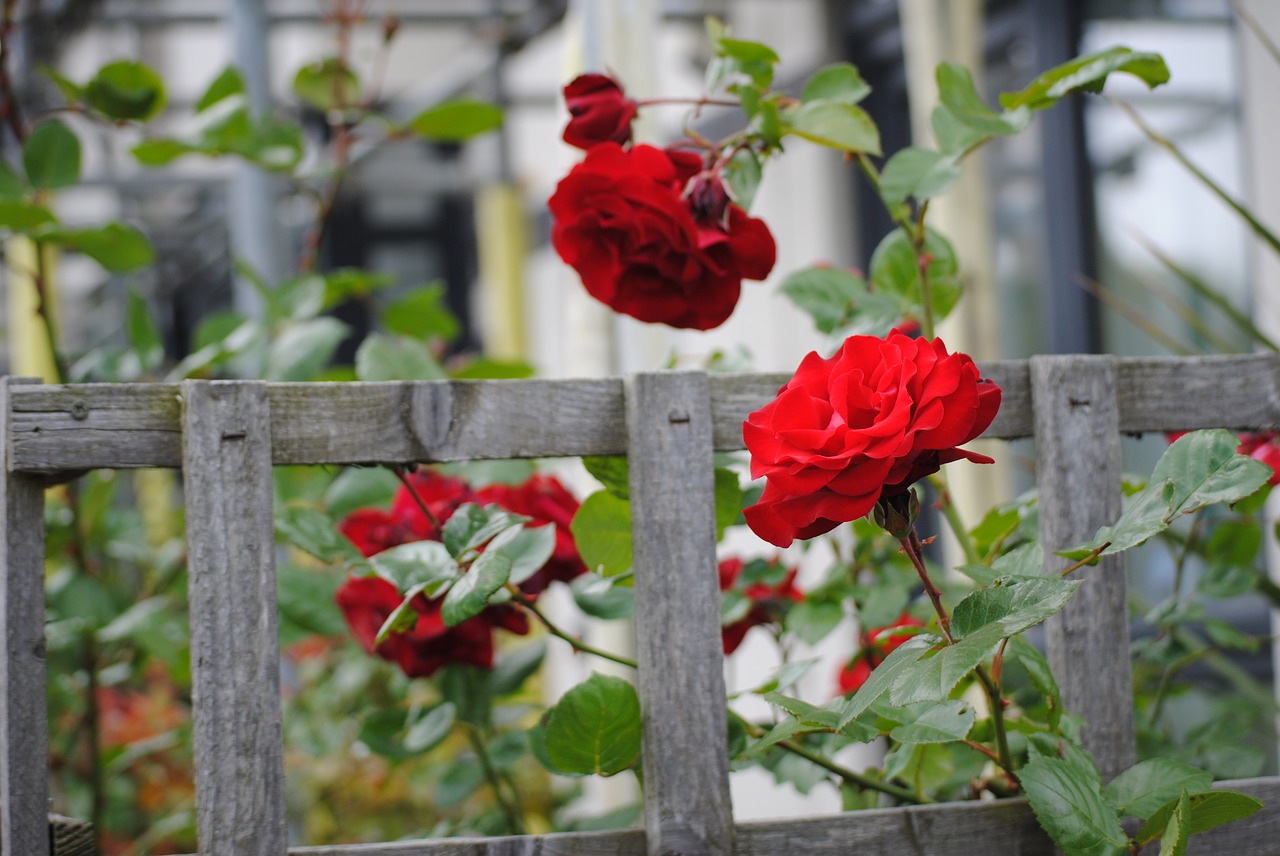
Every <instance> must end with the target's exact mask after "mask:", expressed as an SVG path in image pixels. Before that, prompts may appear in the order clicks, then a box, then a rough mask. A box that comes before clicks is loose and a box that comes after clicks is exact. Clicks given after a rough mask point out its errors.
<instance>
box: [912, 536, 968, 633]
mask: <svg viewBox="0 0 1280 856" xmlns="http://www.w3.org/2000/svg"><path fill="white" fill-rule="evenodd" d="M898 543H899V544H901V545H902V552H904V553H906V554H907V558H908V559H910V560H911V565H912V567H914V568H915V569H916V573H917V574H918V575H919V576H920V582H922V583H924V591H925V594H927V595H929V600H930V601H932V602H933V611H934V612H936V613H937V614H938V627H939V629H940V630H941V631H942V638H944V639H946V640H947V644H948V645H954V644H956V643H955V640H954V639H952V638H951V616H950V615H948V614H947V608H946V607H945V606H943V605H942V592H940V591H938V587H937V586H936V585H934V584H933V580H932V579H930V578H929V571H928V569H926V568H925V566H924V555H923V553H922V548H923V545H922V544H921V543H920V536H919V535H917V534H916V528H915V527H914V526H912V527H911V532H910V533H909V534H908V535H907V537H906V538H900V539H898Z"/></svg>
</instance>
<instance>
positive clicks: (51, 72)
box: [37, 65, 84, 104]
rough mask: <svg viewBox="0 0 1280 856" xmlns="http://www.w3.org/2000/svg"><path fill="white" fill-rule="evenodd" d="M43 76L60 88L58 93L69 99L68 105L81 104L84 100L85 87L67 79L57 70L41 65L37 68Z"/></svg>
mask: <svg viewBox="0 0 1280 856" xmlns="http://www.w3.org/2000/svg"><path fill="white" fill-rule="evenodd" d="M37 71H39V72H40V73H41V74H43V75H44V76H45V77H47V78H49V80H51V81H52V82H53V85H54V86H56V87H58V91H59V92H61V93H62V97H63V98H65V99H67V104H79V103H80V100H81V99H82V98H84V87H83V86H81V85H80V84H78V83H76V82H75V81H74V80H72V79H71V78H69V77H67V76H66V75H65V74H63V73H62V72H60V71H58V70H57V69H56V68H53V67H52V66H48V65H41V66H39V68H37Z"/></svg>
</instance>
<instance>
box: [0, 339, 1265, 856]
mask: <svg viewBox="0 0 1280 856" xmlns="http://www.w3.org/2000/svg"><path fill="white" fill-rule="evenodd" d="M981 368H982V370H983V372H984V374H985V375H986V376H988V377H990V378H991V379H993V380H995V381H996V382H997V383H998V384H1000V386H1001V387H1002V388H1003V389H1004V404H1003V406H1002V408H1001V411H1000V414H999V416H998V417H997V418H996V420H995V422H994V423H993V424H992V425H991V427H990V429H989V430H988V431H987V432H986V434H985V435H984V436H986V437H988V438H997V439H1000V438H1003V439H1017V438H1024V437H1030V436H1034V437H1035V443H1036V457H1037V461H1036V468H1037V473H1038V478H1039V481H1040V484H1041V488H1042V489H1041V492H1040V520H1041V540H1042V542H1043V544H1044V547H1045V552H1046V557H1047V558H1046V561H1045V571H1046V573H1056V572H1058V570H1059V569H1060V568H1061V567H1063V563H1062V560H1060V559H1059V558H1058V557H1056V556H1054V555H1053V551H1054V550H1056V549H1061V548H1063V547H1066V546H1069V545H1070V544H1072V543H1075V542H1076V541H1079V540H1083V539H1084V538H1087V537H1088V536H1090V535H1092V533H1093V531H1094V529H1096V527H1097V526H1098V525H1099V524H1100V523H1108V522H1111V520H1112V519H1113V518H1114V517H1115V515H1116V514H1117V513H1118V510H1119V501H1120V494H1119V449H1120V437H1121V435H1122V434H1125V433H1130V434H1134V433H1142V432H1148V431H1175V430H1176V431H1182V430H1191V429H1196V428H1215V427H1225V428H1233V429H1250V430H1257V429H1267V428H1276V427H1277V426H1280V357H1278V356H1270V355H1263V356H1253V355H1250V356H1237V357H1198V358H1155V359H1130V358H1114V357H1079V356H1066V357H1035V358H1032V359H1031V360H1029V361H1020V362H1000V363H992V364H987V365H984V366H982V367H981ZM787 379H788V376H787V375H776V374H740V375H716V374H712V375H707V374H703V373H700V372H652V373H643V374H636V375H630V376H628V377H627V378H625V379H624V378H603V379H589V380H522V381H430V382H405V383H398V382H397V383H349V384H288V383H280V384H276V383H265V382H261V381H213V382H210V381H184V382H183V383H182V384H144V385H111V384H103V385H68V386H42V385H38V384H31V383H27V382H23V381H19V380H14V379H8V380H5V381H4V382H3V385H0V450H2V452H3V467H0V469H2V470H3V475H4V485H5V486H4V490H3V492H2V494H0V495H2V497H3V501H4V504H5V515H4V517H3V520H4V528H5V535H4V537H3V538H0V545H3V547H2V549H3V551H4V552H3V563H4V566H5V569H6V574H5V577H4V581H3V585H0V621H3V623H4V627H3V633H0V639H2V640H3V644H4V649H3V652H0V680H2V681H3V685H4V692H3V693H0V802H2V805H0V851H2V852H3V853H6V854H22V856H47V854H48V839H47V830H46V826H45V824H46V812H47V805H46V801H47V789H46V787H45V780H46V777H47V770H46V767H45V765H46V754H47V750H46V745H47V733H46V716H47V714H46V702H45V696H44V684H45V680H46V675H45V665H44V647H43V646H44V637H43V612H44V578H43V577H44V575H43V559H44V543H43V528H42V520H43V518H42V503H43V490H42V487H41V486H42V484H43V483H44V482H45V481H46V480H47V477H50V478H54V479H56V478H65V477H67V476H74V475H76V474H78V473H80V472H83V471H86V470H90V469H96V468H111V469H120V468H132V467H174V468H181V469H182V470H183V476H184V482H185V493H186V503H187V521H188V548H189V556H190V561H189V572H190V574H191V585H190V595H189V596H190V598H191V603H192V611H193V615H196V614H198V615H200V616H201V620H200V621H198V622H195V621H193V626H192V661H193V676H194V688H193V717H194V732H195V740H194V750H195V765H196V776H195V778H196V811H197V829H198V839H199V847H200V853H201V854H202V856H213V855H214V854H219V856H221V854H226V856H233V854H237V856H238V855H239V854H244V856H284V854H285V853H286V852H288V853H294V854H311V856H535V854H557V856H587V854H637V856H639V854H642V853H643V854H647V856H733V854H738V856H784V854H785V856H790V854H795V856H800V854H805V856H807V855H808V854H817V856H828V854H829V856H836V855H837V854H849V856H853V854H855V853H856V854H861V853H877V854H884V856H908V854H910V856H968V854H972V853H982V854H983V856H1032V854H1035V856H1040V854H1044V856H1048V854H1050V853H1052V852H1053V848H1052V847H1051V845H1050V844H1049V842H1048V840H1047V839H1046V838H1045V836H1044V834H1043V833H1042V832H1041V831H1040V828H1039V826H1038V825H1037V824H1036V822H1035V818H1034V817H1033V816H1032V814H1031V811H1030V809H1029V808H1028V807H1027V804H1026V803H1025V801H1021V800H1007V801H1001V802H995V803H956V804H951V805H938V806H911V807H901V808H893V809H878V810H872V811H863V812H855V813H849V814H843V815H838V816H834V817H822V818H809V819H802V820H787V821H776V822H756V823H734V821H733V818H732V814H731V811H730V805H729V796H728V795H729V789H728V763H727V758H726V752H725V743H726V739H725V711H724V701H723V699H724V687H723V675H722V671H721V663H722V660H721V656H722V655H721V649H720V639H719V633H718V610H717V609H716V604H717V603H718V601H717V599H716V596H715V595H716V592H715V590H714V584H713V582H712V581H713V579H714V565H715V540H714V499H713V495H712V490H711V488H712V484H711V482H712V479H711V478H710V473H711V466H712V463H711V456H712V452H713V451H735V450H741V449H742V448H743V443H742V421H743V420H744V419H745V418H746V416H747V414H748V413H749V412H751V411H752V410H755V409H758V408H759V407H761V406H763V405H764V404H766V403H767V402H769V401H770V400H772V398H773V397H774V396H775V395H776V393H777V390H778V388H779V387H780V386H781V385H782V384H783V383H785V382H786V380H787ZM623 454H625V455H628V456H629V457H630V458H631V468H630V471H631V478H632V483H631V493H632V498H633V506H634V512H635V513H634V515H633V535H634V538H635V542H636V550H635V559H636V565H637V574H636V576H637V589H638V592H637V619H636V631H637V637H638V638H637V651H638V653H639V655H640V656H639V661H640V670H639V674H638V684H639V693H640V696H641V701H642V708H643V710H644V716H645V735H646V739H645V749H644V751H645V756H644V757H645V773H646V775H645V780H644V788H645V829H644V830H630V831H623V832H611V833H583V834H555V835H545V836H518V837H510V838H495V839H474V840H443V841H424V842H398V843H386V844H363V845H344V846H328V847H295V848H286V843H285V838H286V822H285V820H286V818H285V804H284V796H283V777H284V771H283V761H282V749H283V747H282V746H281V736H280V709H279V651H278V647H279V646H278V644H277V643H278V640H277V638H276V636H277V629H276V613H275V603H274V594H275V565H274V548H273V546H272V543H271V513H272V512H271V497H272V486H271V467H272V466H273V465H286V464H326V465H341V464H375V463H388V464H399V463H409V462H434V461H457V460H470V459H504V458H534V457H565V456H579V455H623ZM1110 561H1111V562H1112V563H1111V564H1110V565H1109V566H1107V567H1105V568H1102V569H1101V571H1100V570H1099V569H1097V568H1095V569H1091V570H1090V571H1089V572H1088V573H1081V572H1077V574H1079V575H1081V576H1082V578H1083V579H1084V586H1083V587H1082V589H1081V592H1080V594H1079V596H1078V597H1077V598H1076V599H1075V600H1073V602H1072V603H1071V604H1070V605H1069V607H1068V609H1066V610H1064V611H1063V613H1062V614H1061V615H1060V616H1057V617H1055V618H1054V619H1053V620H1052V621H1051V622H1050V623H1049V625H1048V626H1047V632H1046V640H1047V646H1048V649H1049V650H1048V653H1049V657H1050V659H1051V660H1052V661H1053V663H1054V666H1055V671H1057V672H1058V679H1059V683H1060V685H1061V686H1062V691H1063V695H1064V698H1065V699H1067V705H1068V707H1070V708H1071V709H1072V711H1073V712H1075V713H1079V714H1082V715H1083V716H1084V718H1085V720H1086V721H1087V723H1088V724H1087V725H1086V727H1085V729H1084V731H1083V738H1084V741H1085V743H1086V746H1088V748H1089V749H1090V750H1091V751H1093V752H1094V754H1095V757H1096V758H1097V759H1098V761H1099V766H1100V767H1101V768H1102V770H1103V773H1104V775H1106V776H1108V777H1110V776H1112V775H1114V773H1115V772H1118V771H1119V770H1120V769H1123V768H1124V767H1125V766H1127V765H1128V764H1129V763H1131V762H1132V758H1133V752H1134V750H1133V745H1134V742H1133V705H1132V698H1131V695H1132V693H1131V688H1130V680H1131V679H1130V674H1129V668H1130V667H1129V662H1128V650H1127V647H1128V646H1127V642H1126V640H1127V619H1126V612H1125V591H1124V575H1123V566H1122V565H1121V563H1120V561H1119V560H1118V559H1115V560H1110ZM1231 784H1232V786H1234V787H1236V788H1238V789H1240V790H1243V791H1245V792H1247V793H1251V794H1253V795H1255V796H1257V797H1259V798H1260V799H1262V800H1264V802H1267V803H1268V805H1267V807H1266V808H1265V809H1264V810H1263V811H1262V812H1259V813H1258V814H1256V815H1254V816H1252V817H1250V818H1248V819H1246V820H1244V821H1240V822H1237V823H1233V824H1230V825H1228V826H1225V827H1222V828H1220V829H1218V830H1215V831H1213V832H1212V833H1210V834H1208V835H1205V836H1200V837H1197V838H1195V839H1193V842H1192V847H1191V849H1190V850H1189V851H1188V852H1192V853H1202V854H1223V853H1270V852H1276V848H1275V842H1277V841H1280V805H1278V804H1277V803H1280V779H1252V780H1247V781H1243V782H1234V783H1231Z"/></svg>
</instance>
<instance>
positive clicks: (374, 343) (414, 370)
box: [356, 333, 445, 381]
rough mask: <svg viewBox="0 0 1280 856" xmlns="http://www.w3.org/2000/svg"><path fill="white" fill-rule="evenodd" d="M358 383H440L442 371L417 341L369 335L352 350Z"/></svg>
mask: <svg viewBox="0 0 1280 856" xmlns="http://www.w3.org/2000/svg"><path fill="white" fill-rule="evenodd" d="M356 377H357V378H359V379H360V380H365V381H370V380H443V379H444V378H445V373H444V369H443V368H441V367H440V363H438V362H436V358H435V357H434V356H433V355H432V353H431V351H430V350H428V349H427V346H426V345H425V344H423V343H422V342H420V341H419V340H417V339H410V338H408V337H407V336H395V335H389V334H387V333H372V334H370V335H369V336H368V337H366V338H365V340H364V341H363V342H361V343H360V347H359V348H357V349H356Z"/></svg>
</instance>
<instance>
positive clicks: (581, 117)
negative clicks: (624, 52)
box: [564, 74, 636, 149]
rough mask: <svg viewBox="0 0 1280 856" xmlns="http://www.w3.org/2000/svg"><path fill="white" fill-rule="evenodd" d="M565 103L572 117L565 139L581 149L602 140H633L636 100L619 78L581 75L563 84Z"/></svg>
mask: <svg viewBox="0 0 1280 856" xmlns="http://www.w3.org/2000/svg"><path fill="white" fill-rule="evenodd" d="M564 103H565V106H566V107H567V108H568V110H569V115H570V116H572V117H573V118H571V119H570V120H569V124H568V125H566V126H565V129H564V141H565V142H566V143H568V144H569V145H571V146H575V147H577V148H580V149H589V148H591V147H592V146H595V145H599V144H600V143H619V144H622V143H629V142H631V122H632V120H634V119H635V117H636V103H635V102H634V101H632V100H631V99H630V98H628V97H627V96H626V95H625V94H624V93H623V91H622V87H621V86H620V85H618V81H616V80H614V79H613V78H612V77H609V76H608V75H604V74H581V75H579V76H577V77H575V78H574V79H573V80H571V81H569V83H567V84H566V85H565V87H564Z"/></svg>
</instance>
